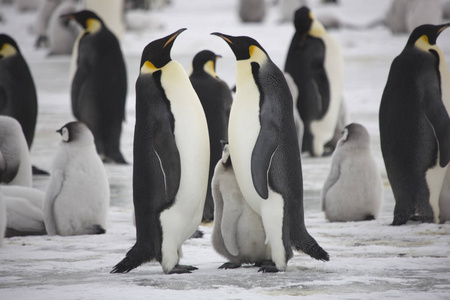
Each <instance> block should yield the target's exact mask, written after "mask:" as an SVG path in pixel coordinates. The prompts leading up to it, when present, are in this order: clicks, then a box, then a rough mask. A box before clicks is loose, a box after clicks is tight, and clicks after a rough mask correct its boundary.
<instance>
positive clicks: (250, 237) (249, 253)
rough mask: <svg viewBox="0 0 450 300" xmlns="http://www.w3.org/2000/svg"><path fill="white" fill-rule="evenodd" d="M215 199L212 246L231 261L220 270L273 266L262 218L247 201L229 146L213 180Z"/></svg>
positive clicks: (224, 149) (226, 146) (218, 164)
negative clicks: (237, 176) (238, 181)
mask: <svg viewBox="0 0 450 300" xmlns="http://www.w3.org/2000/svg"><path fill="white" fill-rule="evenodd" d="M212 193H213V197H214V227H213V233H212V244H213V247H214V249H215V250H216V251H217V253H219V254H220V255H222V256H224V257H225V258H227V259H228V260H229V262H227V263H224V264H223V265H222V266H220V267H219V268H220V269H234V268H238V267H240V266H241V265H242V264H252V263H254V264H255V265H256V266H259V267H261V266H262V265H272V266H273V262H272V261H271V260H270V248H269V247H268V246H267V245H266V244H265V240H266V234H265V233H264V227H263V223H262V219H261V216H259V215H258V214H257V213H256V212H255V211H254V210H253V209H252V208H251V207H250V206H249V205H248V204H247V202H246V201H245V199H244V197H243V196H242V193H241V190H240V189H239V185H238V183H237V181H236V176H235V175H234V170H233V166H232V162H231V158H230V151H229V148H228V145H227V144H225V145H224V147H223V155H222V159H221V160H220V161H219V162H218V163H217V165H216V168H215V170H214V177H213V180H212Z"/></svg>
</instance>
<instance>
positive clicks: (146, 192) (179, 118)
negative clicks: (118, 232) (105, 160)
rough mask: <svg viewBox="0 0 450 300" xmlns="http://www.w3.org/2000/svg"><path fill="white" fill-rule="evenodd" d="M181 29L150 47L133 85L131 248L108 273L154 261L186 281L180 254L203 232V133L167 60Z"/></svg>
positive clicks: (196, 103) (181, 79) (186, 85)
mask: <svg viewBox="0 0 450 300" xmlns="http://www.w3.org/2000/svg"><path fill="white" fill-rule="evenodd" d="M184 30H185V29H180V30H178V31H176V32H174V33H172V34H170V35H168V36H166V37H164V38H161V39H158V40H155V41H153V42H151V43H149V44H148V45H147V46H146V47H145V48H144V51H143V53H142V58H141V64H140V66H141V69H140V74H139V77H138V79H137V81H136V125H135V130H134V147H133V153H134V164H133V202H134V210H135V219H136V244H135V245H134V246H133V247H132V248H131V250H130V251H128V253H127V254H126V257H125V258H124V259H123V260H122V261H121V262H119V263H118V264H117V265H116V266H115V267H114V268H113V270H112V271H111V272H112V273H125V272H129V271H131V270H132V269H134V268H136V267H138V266H140V265H141V264H142V263H145V262H149V261H151V260H157V261H158V262H160V263H161V265H162V268H163V270H164V272H165V273H169V274H170V273H190V271H191V270H195V269H196V268H195V267H192V266H184V265H180V264H179V262H180V258H181V256H182V251H181V246H182V244H183V242H184V241H185V240H187V239H188V238H189V237H190V236H191V235H192V234H193V233H194V232H195V230H196V229H197V227H198V226H199V225H200V221H201V219H202V214H203V206H204V204H205V197H206V185H207V183H208V170H209V138H208V125H207V123H206V117H205V114H204V112H203V109H202V105H201V103H200V100H199V99H198V96H197V94H196V93H195V90H194V88H193V87H192V85H191V83H190V81H189V78H188V76H187V74H186V72H185V71H184V69H183V67H182V66H181V65H180V64H179V63H178V62H176V61H174V60H172V59H171V57H170V50H171V49H172V46H173V43H174V41H175V39H176V38H177V36H178V35H179V34H180V33H181V32H183V31H184Z"/></svg>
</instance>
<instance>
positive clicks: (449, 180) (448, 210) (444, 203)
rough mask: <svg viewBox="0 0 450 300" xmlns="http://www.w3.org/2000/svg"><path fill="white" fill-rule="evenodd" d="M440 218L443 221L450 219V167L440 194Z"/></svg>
mask: <svg viewBox="0 0 450 300" xmlns="http://www.w3.org/2000/svg"><path fill="white" fill-rule="evenodd" d="M439 220H440V222H441V223H445V222H446V221H450V168H448V169H447V174H446V175H445V178H444V183H443V184H442V190H441V194H440V196H439Z"/></svg>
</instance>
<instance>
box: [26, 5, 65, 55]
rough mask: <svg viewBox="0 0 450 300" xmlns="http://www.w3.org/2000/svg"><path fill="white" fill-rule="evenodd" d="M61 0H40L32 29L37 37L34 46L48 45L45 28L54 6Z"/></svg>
mask: <svg viewBox="0 0 450 300" xmlns="http://www.w3.org/2000/svg"><path fill="white" fill-rule="evenodd" d="M62 1H63V0H44V1H41V4H40V5H39V9H38V12H37V15H36V21H35V24H34V27H33V30H34V31H35V33H36V34H37V39H36V42H35V44H34V46H35V47H36V48H40V47H42V46H43V47H48V37H47V28H48V24H49V21H50V17H51V16H52V14H53V12H54V11H55V9H56V7H58V5H59V4H61V2H62Z"/></svg>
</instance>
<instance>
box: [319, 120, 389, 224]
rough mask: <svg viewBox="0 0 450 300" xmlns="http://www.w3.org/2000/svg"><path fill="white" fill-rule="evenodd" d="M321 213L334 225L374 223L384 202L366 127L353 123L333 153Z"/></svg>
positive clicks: (323, 193) (345, 131)
mask: <svg viewBox="0 0 450 300" xmlns="http://www.w3.org/2000/svg"><path fill="white" fill-rule="evenodd" d="M321 198H322V199H321V200H322V210H323V211H324V212H325V216H326V218H327V219H328V220H329V221H331V222H347V221H363V220H373V219H376V218H377V217H378V214H379V212H380V209H381V204H382V200H383V185H382V182H381V176H380V172H379V170H378V166H377V164H376V162H375V159H374V158H373V156H372V153H371V149H370V136H369V133H368V132H367V130H366V128H365V127H364V126H362V125H360V124H356V123H352V124H350V125H347V126H346V127H345V129H344V132H343V136H342V138H341V139H340V140H339V142H338V144H337V147H336V149H335V151H334V153H333V157H332V161H331V169H330V173H329V174H328V177H327V179H326V181H325V183H324V186H323V189H322V195H321Z"/></svg>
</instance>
